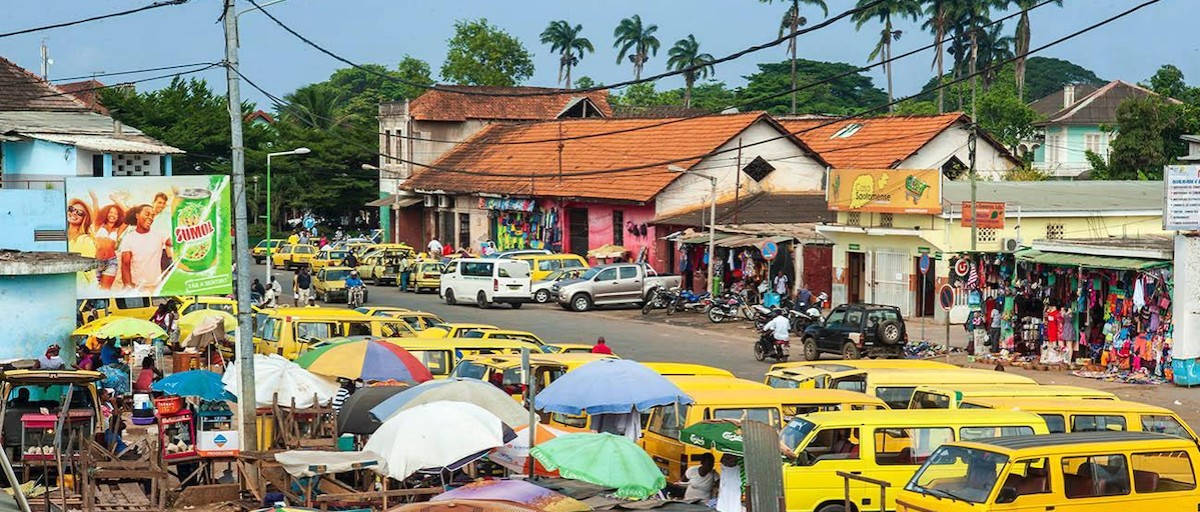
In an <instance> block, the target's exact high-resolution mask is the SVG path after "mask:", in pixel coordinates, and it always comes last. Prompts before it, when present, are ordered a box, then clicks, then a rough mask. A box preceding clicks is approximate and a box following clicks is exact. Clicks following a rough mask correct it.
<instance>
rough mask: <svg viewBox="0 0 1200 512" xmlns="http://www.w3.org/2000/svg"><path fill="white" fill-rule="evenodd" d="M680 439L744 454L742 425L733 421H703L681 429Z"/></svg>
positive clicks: (727, 451)
mask: <svg viewBox="0 0 1200 512" xmlns="http://www.w3.org/2000/svg"><path fill="white" fill-rule="evenodd" d="M679 440H680V441H683V442H684V443H687V444H690V445H694V446H699V447H701V448H705V449H709V450H716V451H719V452H722V453H729V454H733V455H741V454H742V427H741V426H740V425H738V424H737V423H734V422H732V421H721V420H716V421H701V422H699V423H696V424H694V425H692V426H690V427H687V428H685V429H683V430H681V431H680V432H679Z"/></svg>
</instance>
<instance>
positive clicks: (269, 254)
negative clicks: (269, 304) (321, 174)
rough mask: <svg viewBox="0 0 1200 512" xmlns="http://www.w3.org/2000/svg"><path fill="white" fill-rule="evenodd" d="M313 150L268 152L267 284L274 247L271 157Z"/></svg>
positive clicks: (300, 149) (298, 149)
mask: <svg viewBox="0 0 1200 512" xmlns="http://www.w3.org/2000/svg"><path fill="white" fill-rule="evenodd" d="M311 152H312V150H310V149H308V148H296V149H293V150H291V151H280V152H278V153H267V285H268V286H270V284H271V265H272V262H271V250H272V249H274V247H272V246H271V245H272V244H271V157H273V156H287V155H307V154H309V153H311Z"/></svg>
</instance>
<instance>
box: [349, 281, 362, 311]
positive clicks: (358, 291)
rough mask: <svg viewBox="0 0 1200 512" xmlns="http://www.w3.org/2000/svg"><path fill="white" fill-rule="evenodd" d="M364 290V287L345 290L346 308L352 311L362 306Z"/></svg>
mask: <svg viewBox="0 0 1200 512" xmlns="http://www.w3.org/2000/svg"><path fill="white" fill-rule="evenodd" d="M366 288H367V287H365V286H352V287H350V289H348V290H346V307H348V308H350V309H354V308H357V307H359V306H361V305H363V295H364V294H365V293H366Z"/></svg>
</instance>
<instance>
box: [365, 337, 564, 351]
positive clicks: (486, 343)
mask: <svg viewBox="0 0 1200 512" xmlns="http://www.w3.org/2000/svg"><path fill="white" fill-rule="evenodd" d="M383 339H385V340H387V341H388V342H390V343H395V344H396V345H399V346H400V347H401V348H403V349H406V350H438V349H445V350H454V349H455V348H528V349H529V350H530V351H531V352H533V353H535V354H540V352H538V351H539V350H541V347H538V346H537V345H536V344H534V343H530V342H528V341H519V340H485V339H482V338H421V337H419V336H418V337H405V338H395V337H392V338H383Z"/></svg>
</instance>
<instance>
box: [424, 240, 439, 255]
mask: <svg viewBox="0 0 1200 512" xmlns="http://www.w3.org/2000/svg"><path fill="white" fill-rule="evenodd" d="M426 248H427V249H429V257H431V258H434V259H437V258H440V257H442V243H441V242H439V241H438V239H436V238H433V239H430V240H429V245H428V246H426Z"/></svg>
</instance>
